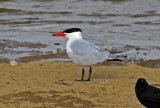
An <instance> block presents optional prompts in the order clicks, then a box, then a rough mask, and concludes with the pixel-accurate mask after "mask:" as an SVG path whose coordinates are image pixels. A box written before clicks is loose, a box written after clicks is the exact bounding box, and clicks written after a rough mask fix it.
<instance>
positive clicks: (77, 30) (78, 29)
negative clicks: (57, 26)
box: [63, 28, 82, 33]
mask: <svg viewBox="0 0 160 108" xmlns="http://www.w3.org/2000/svg"><path fill="white" fill-rule="evenodd" d="M73 32H82V30H81V29H80V28H70V29H66V30H64V31H63V33H73Z"/></svg>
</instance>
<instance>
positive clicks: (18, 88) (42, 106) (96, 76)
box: [0, 61, 160, 108]
mask: <svg viewBox="0 0 160 108" xmlns="http://www.w3.org/2000/svg"><path fill="white" fill-rule="evenodd" d="M86 69H88V68H87V67H86ZM87 71H88V70H87ZM159 72H160V68H148V67H142V66H139V65H137V64H129V65H121V66H105V65H96V66H94V67H93V73H92V78H91V81H90V82H87V81H83V82H82V81H76V80H79V79H80V78H81V67H79V66H77V65H76V64H74V63H73V62H62V61H61V62H58V61H35V62H28V63H18V65H17V66H15V67H11V66H10V65H9V64H8V63H0V91H1V93H0V107H1V108H9V107H10V108H11V107H12V108H54V107H56V108H64V107H68V108H93V107H96V108H144V107H143V106H142V105H141V104H140V103H139V101H138V100H137V98H136V95H135V91H134V87H135V83H136V81H137V79H138V78H140V77H143V78H146V79H147V81H148V83H149V84H151V85H154V86H157V87H160V82H159V79H160V75H159ZM87 77H88V72H86V73H85V79H87ZM106 80H107V81H108V82H106V83H101V82H103V81H106Z"/></svg>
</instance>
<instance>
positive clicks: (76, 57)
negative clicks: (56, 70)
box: [67, 39, 109, 66]
mask: <svg viewBox="0 0 160 108" xmlns="http://www.w3.org/2000/svg"><path fill="white" fill-rule="evenodd" d="M70 49H71V51H67V54H68V56H69V57H70V59H71V60H73V61H74V62H75V63H76V64H79V65H82V66H85V65H92V64H96V63H97V62H102V61H104V60H106V59H107V58H108V55H109V52H107V51H103V50H101V49H100V48H99V47H98V46H96V45H95V44H93V43H90V42H88V41H86V40H84V39H77V40H74V41H72V42H71V43H70Z"/></svg>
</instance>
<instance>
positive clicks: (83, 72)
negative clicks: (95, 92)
mask: <svg viewBox="0 0 160 108" xmlns="http://www.w3.org/2000/svg"><path fill="white" fill-rule="evenodd" d="M83 76H84V68H82V78H81V80H82V81H83Z"/></svg>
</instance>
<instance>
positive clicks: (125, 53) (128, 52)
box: [108, 51, 135, 59]
mask: <svg viewBox="0 0 160 108" xmlns="http://www.w3.org/2000/svg"><path fill="white" fill-rule="evenodd" d="M133 53H135V51H126V52H120V53H110V55H109V58H108V59H115V58H119V57H118V56H127V55H130V54H133Z"/></svg>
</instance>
